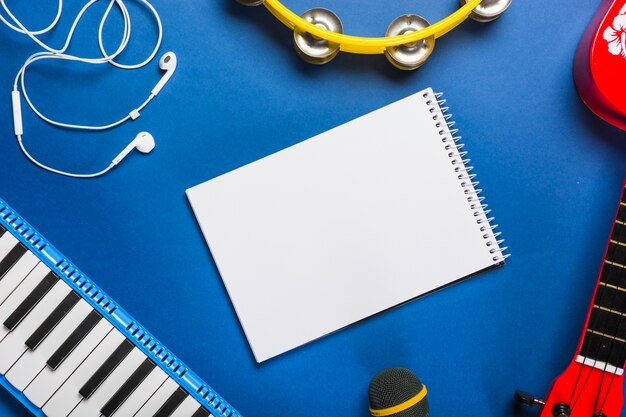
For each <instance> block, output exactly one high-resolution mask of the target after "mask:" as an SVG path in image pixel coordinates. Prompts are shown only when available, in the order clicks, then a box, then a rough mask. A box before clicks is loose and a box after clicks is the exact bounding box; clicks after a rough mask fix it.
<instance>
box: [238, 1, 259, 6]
mask: <svg viewBox="0 0 626 417" xmlns="http://www.w3.org/2000/svg"><path fill="white" fill-rule="evenodd" d="M263 1H264V0H237V3H241V4H243V5H244V6H260V5H261V4H263Z"/></svg>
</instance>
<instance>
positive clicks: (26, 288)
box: [0, 263, 50, 340]
mask: <svg viewBox="0 0 626 417" xmlns="http://www.w3.org/2000/svg"><path fill="white" fill-rule="evenodd" d="M49 272H50V269H48V267H47V266H46V265H45V264H43V263H40V264H39V265H37V266H36V267H35V269H34V270H33V271H32V272H31V273H30V274H28V276H27V277H26V279H25V280H24V281H22V282H21V283H20V284H19V285H18V286H17V288H16V289H15V290H14V291H13V292H12V293H11V295H10V296H9V298H7V299H6V300H5V302H4V303H2V305H0V340H2V339H3V338H4V336H6V334H7V333H8V332H9V330H8V329H7V328H6V327H4V326H3V325H2V323H4V321H5V320H6V319H7V318H9V316H10V315H11V314H12V313H13V312H14V311H15V309H16V308H17V307H18V306H19V305H20V303H21V302H22V301H24V299H25V298H26V297H28V295H29V294H30V293H31V291H32V290H34V289H35V287H36V286H37V284H39V283H40V282H41V280H42V279H43V278H44V277H45V276H46V275H47V274H48V273H49Z"/></svg>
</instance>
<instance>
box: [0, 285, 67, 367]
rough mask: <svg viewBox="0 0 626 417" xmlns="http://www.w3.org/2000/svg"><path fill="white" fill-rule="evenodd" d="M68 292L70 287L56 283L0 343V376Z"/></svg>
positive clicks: (23, 349)
mask: <svg viewBox="0 0 626 417" xmlns="http://www.w3.org/2000/svg"><path fill="white" fill-rule="evenodd" d="M69 292H70V287H69V286H68V285H67V284H66V283H64V282H63V281H59V282H57V283H56V285H55V286H54V288H52V289H51V290H50V292H48V294H46V296H45V297H44V298H43V300H41V302H40V303H39V304H37V306H36V307H35V308H34V309H33V310H32V311H31V312H30V314H29V315H28V316H27V317H26V318H25V319H24V321H22V322H21V323H20V325H19V326H17V328H16V329H15V330H14V331H12V332H10V333H9V334H7V335H6V336H5V338H4V339H3V340H2V342H0V374H2V375H4V374H6V372H7V371H8V370H9V368H10V367H11V365H13V364H14V363H15V362H16V361H17V360H18V359H19V358H20V356H21V355H22V354H23V353H24V351H26V349H28V348H27V347H26V345H25V344H24V342H26V339H28V338H29V337H30V335H31V334H32V333H33V332H34V331H35V330H36V329H37V327H39V325H40V324H41V323H42V322H43V321H44V320H45V319H46V317H48V315H49V314H50V313H51V312H52V310H54V308H55V307H56V306H57V305H59V303H60V302H61V301H62V300H63V298H65V296H66V295H67V294H69Z"/></svg>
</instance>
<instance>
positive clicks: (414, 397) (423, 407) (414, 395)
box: [368, 368, 430, 417]
mask: <svg viewBox="0 0 626 417" xmlns="http://www.w3.org/2000/svg"><path fill="white" fill-rule="evenodd" d="M426 393H427V391H426V386H425V385H424V384H422V383H421V382H420V380H419V379H418V378H417V376H415V374H414V373H413V372H411V371H409V370H408V369H405V368H387V369H385V370H383V371H381V372H380V373H379V374H378V375H376V376H375V377H374V378H373V379H372V382H370V386H369V390H368V397H369V402H370V413H371V414H372V416H374V417H387V416H392V417H428V413H429V412H430V408H429V406H428V399H427V398H426Z"/></svg>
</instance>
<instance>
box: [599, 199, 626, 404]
mask: <svg viewBox="0 0 626 417" xmlns="http://www.w3.org/2000/svg"><path fill="white" fill-rule="evenodd" d="M622 199H623V195H622ZM622 199H620V207H619V208H618V212H617V216H616V220H621V216H620V214H621V201H622ZM617 227H619V230H618V231H617V233H615V230H614V231H613V233H612V234H611V239H613V240H615V241H617V242H622V241H623V240H622V238H623V234H624V229H625V228H624V227H622V226H618V225H617V223H616V224H615V225H614V226H613V228H614V229H615V228H617ZM614 235H617V236H615V237H614ZM612 245H613V247H612V248H611V247H609V248H610V249H612V250H609V251H607V258H608V257H609V253H608V252H612V255H611V259H612V260H613V261H615V255H616V253H617V250H618V247H619V245H617V244H612ZM604 267H605V265H603V266H602V268H603V269H604ZM624 272H625V270H624V268H620V270H619V273H618V276H619V278H618V280H617V286H618V287H621V288H623V287H624V285H622V282H623V280H624ZM618 293H619V290H618V289H614V290H613V297H612V299H611V303H610V306H609V308H610V309H611V310H614V311H619V312H623V311H624V310H625V309H626V297H622V303H621V304H622V305H621V306H620V307H619V308H616V307H617V306H616V302H615V298H616V296H617V294H618ZM611 314H613V313H609V312H607V314H606V315H605V320H604V322H605V323H604V325H603V326H602V330H601V333H603V334H612V336H611V337H609V344H608V346H607V348H608V352H607V355H606V360H605V361H604V366H603V368H602V376H601V377H600V384H599V386H598V391H597V393H596V400H595V403H594V406H593V410H594V413H595V412H596V410H597V408H598V403H599V400H600V396H601V395H602V387H603V386H604V378H605V377H606V376H607V371H606V370H607V367H608V365H609V360H610V358H611V355H612V354H613V348H614V347H615V346H616V345H617V340H616V339H617V332H618V331H619V328H620V326H621V322H622V318H623V316H622V315H620V316H619V319H618V323H617V327H616V328H615V329H614V331H613V332H609V331H608V330H609V328H608V326H609V317H610V315H611ZM592 330H595V329H592ZM601 337H604V336H601ZM600 347H601V344H599V345H598V351H599V350H600ZM596 357H597V354H596ZM596 361H597V360H596ZM594 365H595V363H594ZM594 367H595V366H594ZM615 368H616V369H615V372H617V367H615ZM607 393H608V391H607Z"/></svg>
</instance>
